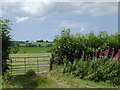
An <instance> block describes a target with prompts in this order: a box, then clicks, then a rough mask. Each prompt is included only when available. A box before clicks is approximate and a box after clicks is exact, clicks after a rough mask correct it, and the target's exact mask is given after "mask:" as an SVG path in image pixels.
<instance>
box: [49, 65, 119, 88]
mask: <svg viewBox="0 0 120 90" xmlns="http://www.w3.org/2000/svg"><path fill="white" fill-rule="evenodd" d="M54 68H55V69H53V70H52V72H50V73H51V75H52V77H54V78H56V79H58V80H60V81H61V82H66V83H67V84H68V85H70V87H71V88H120V86H112V85H111V84H110V83H107V82H94V81H91V80H83V79H79V78H78V77H73V76H72V75H69V74H62V73H61V72H60V71H61V68H62V66H57V67H56V66H55V67H54Z"/></svg>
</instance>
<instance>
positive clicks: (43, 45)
mask: <svg viewBox="0 0 120 90" xmlns="http://www.w3.org/2000/svg"><path fill="white" fill-rule="evenodd" d="M39 44H40V45H41V46H42V47H47V45H48V44H54V43H50V42H40V43H32V45H37V46H39ZM19 45H20V46H26V43H21V44H19Z"/></svg>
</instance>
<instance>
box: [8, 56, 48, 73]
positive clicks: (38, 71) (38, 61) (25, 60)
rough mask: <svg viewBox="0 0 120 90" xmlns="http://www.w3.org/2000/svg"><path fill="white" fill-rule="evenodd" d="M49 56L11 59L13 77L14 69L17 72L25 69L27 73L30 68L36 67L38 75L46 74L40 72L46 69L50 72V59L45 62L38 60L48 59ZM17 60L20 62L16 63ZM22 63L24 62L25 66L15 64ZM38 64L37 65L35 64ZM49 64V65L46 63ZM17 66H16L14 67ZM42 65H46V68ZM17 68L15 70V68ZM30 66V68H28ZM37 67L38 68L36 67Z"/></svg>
mask: <svg viewBox="0 0 120 90" xmlns="http://www.w3.org/2000/svg"><path fill="white" fill-rule="evenodd" d="M46 57H48V58H49V56H40V57H11V58H10V62H9V63H11V65H10V70H11V75H13V69H15V71H20V69H24V73H25V72H26V71H27V69H28V68H31V67H32V65H34V67H32V68H34V69H37V73H44V72H40V69H45V68H48V69H49V70H50V60H49V59H47V60H46V59H45V60H38V59H39V58H46ZM19 59H23V61H19ZM28 59H36V60H32V61H31V60H28ZM15 60H18V61H15ZM16 62H17V63H21V62H23V63H24V64H19V65H16V64H15V63H16ZM27 62H29V63H30V64H27ZM35 62H36V64H35ZM40 62H44V63H40ZM45 62H47V63H45ZM32 63H34V64H32ZM13 64H15V65H13ZM42 65H46V66H42ZM14 66H15V68H13V67H14ZM18 66H24V67H19V68H18ZM28 66H29V67H28ZM35 66H36V67H35Z"/></svg>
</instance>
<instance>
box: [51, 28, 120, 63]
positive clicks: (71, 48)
mask: <svg viewBox="0 0 120 90" xmlns="http://www.w3.org/2000/svg"><path fill="white" fill-rule="evenodd" d="M54 42H55V45H54V46H53V49H52V53H53V55H54V58H53V61H54V63H57V64H63V59H62V57H61V56H63V57H64V56H65V55H66V56H67V59H69V60H70V61H71V63H73V61H74V59H75V58H77V59H80V58H81V55H82V52H83V51H85V53H84V57H83V59H84V60H88V59H89V58H90V57H91V58H93V52H94V54H95V52H96V51H95V50H96V49H97V56H98V55H99V53H100V49H103V50H106V49H107V48H108V46H109V47H110V51H111V52H112V48H114V53H115V54H116V53H117V49H118V48H120V43H118V34H117V33H116V34H115V35H112V34H111V35H110V36H109V35H108V34H107V32H106V31H100V32H99V33H98V35H95V34H94V32H90V33H89V34H85V35H83V34H81V33H76V34H70V29H67V30H62V31H61V35H60V36H59V35H57V36H56V37H55V38H54ZM110 55H111V53H110V52H109V53H108V57H110Z"/></svg>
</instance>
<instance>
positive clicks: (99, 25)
mask: <svg viewBox="0 0 120 90" xmlns="http://www.w3.org/2000/svg"><path fill="white" fill-rule="evenodd" d="M101 1H102V0H101ZM0 14H2V17H4V18H6V19H10V20H11V21H12V25H11V28H12V29H13V30H12V31H11V35H12V39H13V40H17V41H21V40H22V41H26V40H33V41H36V40H41V39H43V40H48V41H52V40H53V39H54V37H55V36H56V35H60V32H61V30H63V29H68V28H70V30H71V33H72V34H75V33H83V34H88V33H89V32H90V31H94V32H95V34H97V33H98V32H99V31H104V30H105V31H107V32H108V34H109V35H110V34H114V33H116V32H118V3H117V2H93V1H92V2H87V1H86V2H79V1H76V2H75V1H74V2H73V1H69V0H67V1H66V2H65V0H62V2H60V0H58V1H55V0H54V1H51V0H40V1H39V0H38V1H36V0H17V1H15V0H11V2H10V1H9V0H4V1H2V6H1V5H0Z"/></svg>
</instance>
